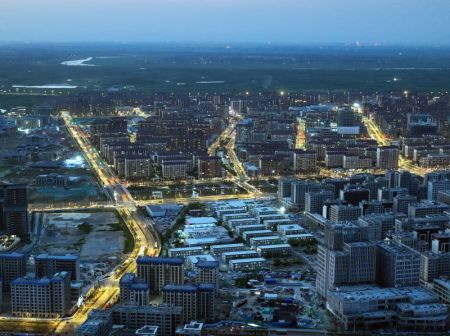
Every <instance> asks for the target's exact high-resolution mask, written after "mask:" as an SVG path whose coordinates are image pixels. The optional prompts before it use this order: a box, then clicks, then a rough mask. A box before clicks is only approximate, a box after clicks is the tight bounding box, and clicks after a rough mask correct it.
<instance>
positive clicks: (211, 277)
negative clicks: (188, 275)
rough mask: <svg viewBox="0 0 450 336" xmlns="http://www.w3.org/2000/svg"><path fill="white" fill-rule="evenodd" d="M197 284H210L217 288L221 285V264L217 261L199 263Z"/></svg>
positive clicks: (195, 268) (196, 269)
mask: <svg viewBox="0 0 450 336" xmlns="http://www.w3.org/2000/svg"><path fill="white" fill-rule="evenodd" d="M194 270H195V272H196V276H195V282H196V283H197V284H201V283H210V284H213V285H214V287H215V288H218V284H219V263H218V262H217V261H203V260H202V261H199V262H198V263H196V264H195V267H194Z"/></svg>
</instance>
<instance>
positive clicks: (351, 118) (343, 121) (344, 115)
mask: <svg viewBox="0 0 450 336" xmlns="http://www.w3.org/2000/svg"><path fill="white" fill-rule="evenodd" d="M337 125H338V127H353V126H358V118H357V117H356V114H355V112H353V110H352V108H351V107H350V106H339V107H338V108H337Z"/></svg>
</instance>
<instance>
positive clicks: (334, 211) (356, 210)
mask: <svg viewBox="0 0 450 336" xmlns="http://www.w3.org/2000/svg"><path fill="white" fill-rule="evenodd" d="M360 216H361V208H360V207H359V206H354V205H345V204H333V205H332V206H331V207H330V218H329V220H331V221H333V222H345V221H353V220H357V219H358V218H359V217H360Z"/></svg>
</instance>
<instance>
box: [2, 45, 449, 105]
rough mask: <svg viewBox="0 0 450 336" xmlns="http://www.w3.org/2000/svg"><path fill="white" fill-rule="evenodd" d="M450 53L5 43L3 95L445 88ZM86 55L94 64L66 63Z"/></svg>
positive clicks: (441, 50) (398, 49)
mask: <svg viewBox="0 0 450 336" xmlns="http://www.w3.org/2000/svg"><path fill="white" fill-rule="evenodd" d="M449 56H450V49H449V48H428V49H420V48H419V49H418V48H412V47H363V48H358V47H348V46H340V47H339V46H334V47H307V46H296V47H282V46H274V47H271V48H269V47H267V46H264V47H261V46H252V47H246V46H237V47H235V48H229V49H226V48H224V47H223V46H180V45H178V46H177V45H175V46H169V45H156V46H155V45H153V46H152V45H146V46H145V45H142V46H138V45H99V46H96V45H2V46H0V91H3V93H8V92H30V91H32V92H43V91H46V92H47V93H49V92H51V91H52V90H51V89H33V88H25V89H24V88H13V86H14V85H31V86H34V85H49V84H66V85H74V86H79V88H78V89H74V90H63V89H56V90H54V93H55V92H56V93H58V94H59V92H62V93H63V94H64V92H76V90H102V91H103V90H114V91H116V90H119V91H120V90H149V91H190V92H225V91H233V92H239V91H240V92H243V91H251V92H260V91H277V90H285V91H300V90H324V91H327V90H358V91H372V92H373V91H397V90H405V89H408V90H419V91H433V90H447V89H449V88H450V57H449ZM87 57H93V59H92V60H91V61H89V62H86V64H90V65H93V66H67V65H62V64H61V63H62V62H64V61H71V60H78V59H84V58H87ZM394 79H395V80H394ZM3 98H4V100H3ZM8 99H9V98H7V97H5V95H3V96H1V97H0V107H1V106H2V104H1V103H2V102H4V101H6V100H8Z"/></svg>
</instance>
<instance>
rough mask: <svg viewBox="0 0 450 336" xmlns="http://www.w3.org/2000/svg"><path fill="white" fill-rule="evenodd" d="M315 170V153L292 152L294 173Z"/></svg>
mask: <svg viewBox="0 0 450 336" xmlns="http://www.w3.org/2000/svg"><path fill="white" fill-rule="evenodd" d="M315 169H317V153H316V152H315V151H305V150H295V151H294V171H295V172H299V171H300V172H311V171H314V170H315Z"/></svg>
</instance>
